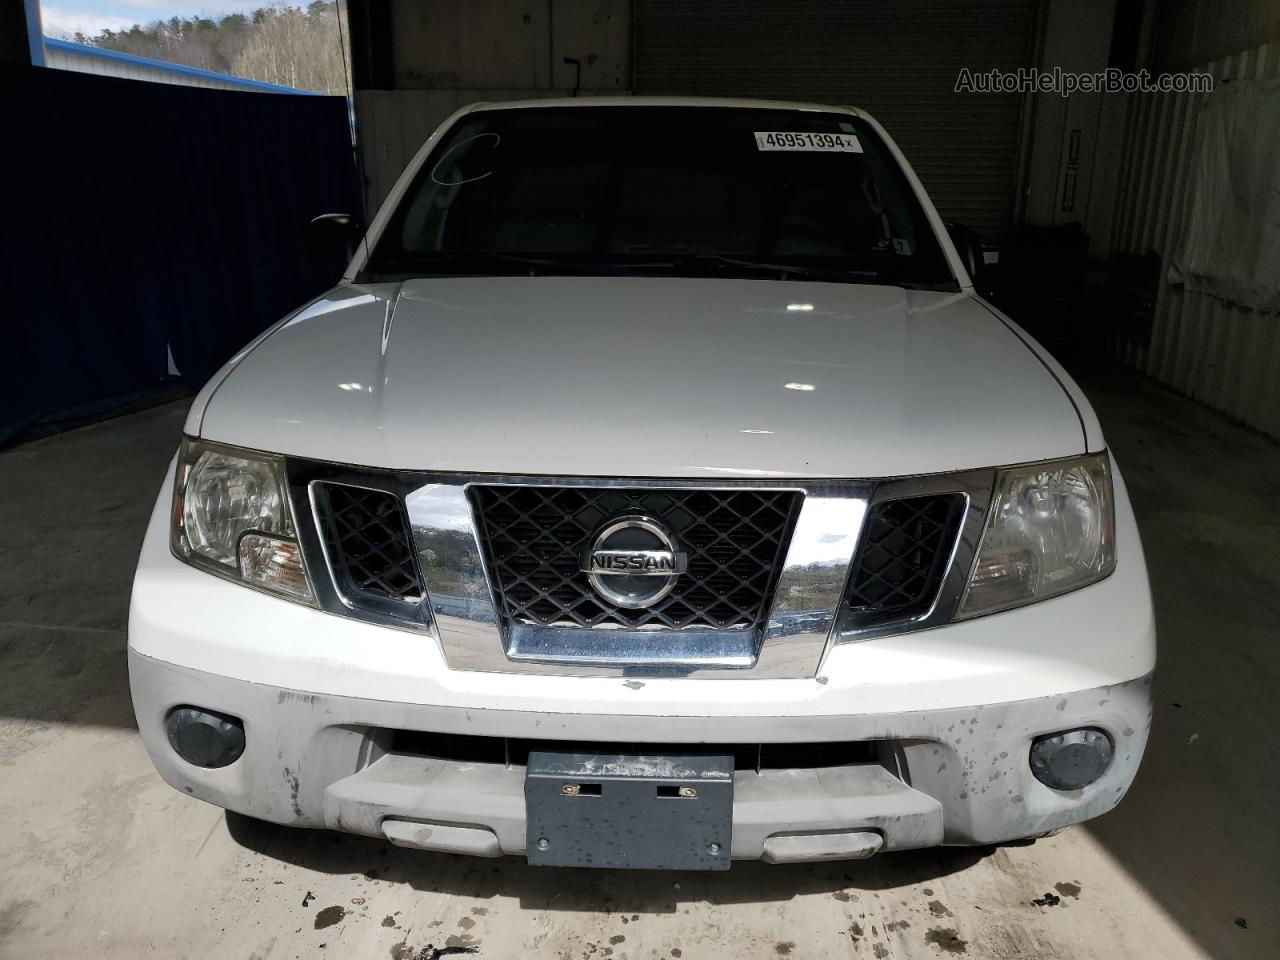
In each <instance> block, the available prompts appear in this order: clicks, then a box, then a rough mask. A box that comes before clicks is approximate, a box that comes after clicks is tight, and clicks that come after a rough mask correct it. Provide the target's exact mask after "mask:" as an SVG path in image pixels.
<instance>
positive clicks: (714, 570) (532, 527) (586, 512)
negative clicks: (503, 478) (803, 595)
mask: <svg viewBox="0 0 1280 960" xmlns="http://www.w3.org/2000/svg"><path fill="white" fill-rule="evenodd" d="M473 495H474V497H475V505H476V508H477V510H476V513H477V516H478V522H479V526H480V533H481V542H482V544H483V546H484V550H485V559H486V562H487V563H488V566H489V576H490V580H491V584H492V587H493V590H494V594H495V599H496V600H497V602H498V604H499V606H500V607H501V609H502V611H503V612H504V613H505V615H506V616H507V617H508V618H509V619H510V620H512V621H514V622H516V623H523V624H530V625H536V626H546V627H613V628H623V629H637V628H642V627H651V628H657V627H667V628H674V629H682V628H704V629H712V630H732V629H747V628H751V627H754V626H756V625H757V624H758V623H760V621H761V620H762V619H763V618H764V617H765V615H766V614H767V613H768V603H769V599H770V598H771V597H772V595H773V590H774V587H775V586H776V584H777V579H778V574H779V571H780V569H781V566H782V561H783V558H784V557H785V555H786V548H787V543H788V541H789V540H790V537H791V529H792V527H793V525H794V523H795V515H796V511H797V509H798V507H799V503H800V494H798V493H795V492H790V491H785V492H777V491H769V490H749V489H742V490H658V489H648V488H637V489H629V488H591V487H536V486H499V485H484V486H477V487H474V488H473ZM628 514H641V515H644V516H648V517H652V518H654V519H656V520H658V521H659V522H660V523H662V524H663V525H664V526H665V527H666V528H667V529H669V530H670V531H671V533H672V534H673V535H674V537H675V538H676V539H677V541H678V542H679V545H680V548H681V549H682V550H684V551H686V552H687V553H688V556H689V563H688V569H687V571H686V572H685V573H684V574H681V575H680V577H679V579H678V580H677V582H676V586H675V588H674V589H673V590H672V591H671V593H669V594H667V596H665V597H664V598H663V599H661V600H659V601H658V602H657V603H655V604H654V605H653V606H652V607H649V608H647V609H644V610H629V609H624V608H621V607H617V606H615V605H613V604H611V603H609V602H608V601H607V600H605V599H604V598H602V597H601V596H600V595H599V594H597V593H596V592H595V591H594V590H593V589H592V588H591V584H590V583H589V582H588V579H587V575H586V574H585V573H582V572H581V570H580V569H579V567H580V564H581V558H582V555H583V552H584V550H586V549H587V547H588V546H589V545H590V542H591V539H592V538H593V537H594V536H595V534H596V533H597V531H598V530H599V529H600V528H601V527H602V526H603V525H604V523H605V522H606V521H607V520H610V519H613V518H615V517H620V516H624V515H628Z"/></svg>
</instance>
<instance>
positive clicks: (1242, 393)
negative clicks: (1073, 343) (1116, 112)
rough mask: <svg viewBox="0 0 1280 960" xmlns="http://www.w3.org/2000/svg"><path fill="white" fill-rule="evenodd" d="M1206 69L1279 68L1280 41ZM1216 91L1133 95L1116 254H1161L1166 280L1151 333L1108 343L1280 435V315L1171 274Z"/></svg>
mask: <svg viewBox="0 0 1280 960" xmlns="http://www.w3.org/2000/svg"><path fill="white" fill-rule="evenodd" d="M1198 69H1199V70H1204V71H1207V72H1209V73H1212V74H1213V76H1214V78H1215V83H1217V84H1223V83H1240V82H1248V81H1250V80H1262V79H1268V78H1274V77H1280V49H1277V45H1275V44H1271V45H1265V44H1264V45H1263V46H1261V47H1258V48H1256V49H1254V50H1250V51H1247V52H1245V53H1241V54H1238V55H1236V56H1232V57H1226V58H1224V59H1222V60H1216V61H1214V62H1213V63H1211V64H1208V65H1207V66H1205V67H1202V68H1198ZM1208 96H1211V94H1186V93H1184V94H1173V93H1170V94H1130V95H1128V97H1129V104H1128V108H1129V133H1128V137H1127V143H1126V148H1125V156H1124V160H1123V163H1122V167H1121V177H1122V187H1121V190H1120V194H1119V197H1120V200H1119V204H1120V205H1119V209H1118V210H1117V212H1116V220H1115V236H1114V237H1113V243H1114V248H1115V252H1116V253H1118V254H1126V253H1128V254H1138V255H1141V254H1146V253H1155V254H1156V255H1158V256H1159V258H1160V262H1161V280H1160V283H1159V286H1158V295H1157V298H1156V306H1155V317H1154V323H1153V327H1152V331H1151V340H1150V343H1149V344H1144V343H1142V342H1140V341H1139V340H1136V339H1133V338H1131V337H1126V336H1121V335H1113V336H1112V337H1111V339H1110V343H1109V348H1110V351H1111V353H1112V355H1113V356H1115V357H1117V358H1118V359H1120V360H1122V361H1123V362H1125V363H1127V364H1129V365H1130V366H1133V367H1135V368H1137V369H1138V370H1141V371H1142V372H1144V373H1146V374H1148V375H1149V376H1151V377H1154V378H1155V379H1157V380H1159V381H1161V382H1162V383H1165V384H1167V385H1169V386H1170V387H1172V388H1174V389H1175V390H1177V391H1178V392H1180V393H1183V394H1186V395H1187V396H1190V397H1192V398H1194V399H1196V400H1199V401H1201V402H1202V403H1205V404H1206V405H1208V406H1211V407H1213V408H1215V409H1217V410H1220V411H1222V412H1223V413H1225V414H1227V415H1228V416H1231V417H1234V418H1235V419H1237V420H1240V421H1242V422H1244V423H1246V424H1248V425H1250V426H1252V427H1254V428H1256V429H1258V430H1261V431H1262V432H1263V433H1266V434H1268V435H1270V436H1272V437H1277V438H1280V316H1276V315H1274V314H1263V313H1257V312H1255V311H1253V310H1247V309H1245V308H1243V307H1240V306H1237V305H1235V304H1230V303H1227V302H1225V301H1223V300H1219V299H1217V298H1215V297H1211V296H1208V295H1205V294H1201V293H1196V292H1189V291H1187V290H1185V289H1183V288H1182V287H1181V286H1176V285H1173V284H1171V283H1169V282H1167V279H1166V278H1167V276H1168V267H1169V261H1170V258H1171V257H1172V255H1173V251H1174V250H1175V249H1176V247H1177V246H1178V243H1179V241H1180V239H1181V237H1182V230H1183V228H1184V224H1185V218H1186V214H1187V210H1188V207H1189V199H1190V190H1191V183H1190V178H1189V176H1188V167H1189V166H1190V164H1191V158H1192V151H1193V149H1194V144H1195V137H1196V121H1197V119H1198V117H1199V114H1200V109H1201V108H1202V107H1203V105H1204V103H1205V102H1206V99H1207V97H1208ZM1276 269H1277V270H1280V264H1277V265H1276Z"/></svg>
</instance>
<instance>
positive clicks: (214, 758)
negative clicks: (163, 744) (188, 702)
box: [164, 707, 244, 767]
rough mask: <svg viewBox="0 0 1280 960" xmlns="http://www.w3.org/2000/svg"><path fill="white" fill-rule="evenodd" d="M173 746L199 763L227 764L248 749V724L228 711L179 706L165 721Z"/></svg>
mask: <svg viewBox="0 0 1280 960" xmlns="http://www.w3.org/2000/svg"><path fill="white" fill-rule="evenodd" d="M164 730H165V733H166V734H168V736H169V746H171V747H173V749H174V751H175V752H176V753H177V754H178V756H180V757H181V758H182V759H183V760H185V761H187V763H191V764H194V765H195V766H197V767H225V766H227V764H230V763H235V762H236V761H237V760H239V759H240V754H242V753H244V724H243V723H241V722H240V721H239V720H237V719H236V718H235V717H229V716H227V715H226V714H224V713H213V712H211V711H209V710H201V709H199V708H198V707H175V708H174V709H173V710H171V711H169V716H168V717H166V718H165V721H164Z"/></svg>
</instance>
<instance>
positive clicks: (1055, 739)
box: [1031, 727, 1112, 790]
mask: <svg viewBox="0 0 1280 960" xmlns="http://www.w3.org/2000/svg"><path fill="white" fill-rule="evenodd" d="M1111 753H1112V750H1111V738H1110V737H1108V736H1107V735H1106V734H1105V733H1103V732H1102V731H1101V730H1097V729H1094V728H1092V727H1084V728H1081V729H1079V730H1064V731H1063V732H1062V733H1051V734H1048V735H1046V736H1043V737H1036V738H1035V740H1034V741H1032V743H1031V772H1032V773H1034V774H1035V775H1036V779H1037V780H1039V781H1040V782H1041V783H1043V784H1044V785H1045V786H1046V787H1052V788H1053V789H1054V790H1079V789H1080V788H1081V787H1087V786H1088V785H1089V784H1091V783H1093V782H1094V781H1095V780H1097V779H1098V778H1099V777H1100V776H1102V775H1103V774H1104V773H1106V772H1107V767H1109V766H1110V765H1111Z"/></svg>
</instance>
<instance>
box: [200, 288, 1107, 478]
mask: <svg viewBox="0 0 1280 960" xmlns="http://www.w3.org/2000/svg"><path fill="white" fill-rule="evenodd" d="M188 432H190V433H193V434H198V435H200V436H203V437H205V438H207V439H210V440H218V441H222V442H225V443H232V444H238V445H241V446H246V447H253V448H257V449H261V450H270V451H275V452H279V453H285V454H291V455H295V456H300V457H308V458H313V459H317V460H328V461H336V462H340V463H351V464H360V465H365V466H374V467H390V468H400V469H413V470H441V471H450V472H460V473H472V472H477V473H503V474H524V475H576V476H612V477H699V478H708V477H719V478H731V477H738V478H771V477H772V478H786V477H797V478H799V477H803V478H819V477H847V478H854V477H886V476H901V475H907V474H920V473H934V472H941V471H950V470H958V469H963V468H973V467H988V466H995V465H999V464H1007V463H1018V462H1025V461H1029V460H1039V459H1047V458H1050V457H1060V456H1069V455H1071V454H1075V453H1081V452H1084V442H1085V441H1084V433H1083V430H1082V426H1081V420H1080V416H1079V414H1078V413H1077V411H1076V409H1075V406H1074V405H1073V403H1072V401H1071V398H1070V397H1069V396H1068V395H1067V393H1066V392H1065V390H1064V388H1063V386H1062V385H1061V384H1060V383H1059V382H1058V380H1057V379H1056V378H1055V377H1054V375H1053V374H1052V373H1051V372H1050V371H1049V370H1048V369H1047V368H1046V366H1045V364H1044V363H1043V362H1042V361H1041V360H1040V359H1039V357H1038V356H1037V355H1036V354H1035V353H1033V352H1032V350H1031V349H1029V348H1028V346H1027V345H1026V344H1025V343H1024V342H1023V341H1022V340H1021V339H1020V338H1019V337H1018V336H1017V335H1015V334H1014V332H1013V331H1012V330H1011V329H1010V327H1009V326H1007V325H1006V324H1005V323H1004V322H1003V321H1002V320H1000V319H999V318H998V317H997V316H995V315H994V314H993V313H991V312H990V311H989V310H988V309H986V308H985V307H984V306H983V305H982V304H981V303H979V302H978V301H976V300H974V299H973V298H972V297H971V296H969V295H968V294H963V293H960V294H940V293H930V292H914V291H905V290H903V289H901V288H898V287H885V286H868V285H861V284H840V283H809V282H778V281H771V280H721V279H686V278H647V277H497V278H495V277H484V278H448V279H424V280H413V281H409V282H406V283H404V284H390V285H388V284H382V285H375V286H349V287H341V288H339V289H337V290H335V291H333V292H332V293H331V294H329V295H328V296H326V297H325V298H322V299H320V300H318V301H316V302H314V303H312V304H311V305H310V306H308V307H307V308H305V309H303V310H302V311H300V312H299V313H297V314H296V315H294V316H293V317H291V318H289V319H288V320H286V321H284V322H282V323H281V324H280V325H278V326H277V327H276V328H275V329H274V330H273V331H272V332H270V333H269V334H268V335H266V336H265V337H263V338H261V339H260V340H259V341H258V342H257V343H255V344H253V345H251V346H250V347H249V348H247V349H246V350H245V351H243V352H242V353H241V355H240V356H238V357H237V358H235V359H233V360H232V361H231V363H230V364H228V367H227V368H226V369H225V370H224V372H223V373H222V374H221V375H220V376H219V377H218V378H215V380H214V381H213V382H211V384H210V385H209V386H208V387H207V388H206V390H205V391H204V393H203V394H202V397H201V398H198V399H197V403H196V405H195V407H194V408H193V411H192V414H191V419H190V420H189V421H188Z"/></svg>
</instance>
